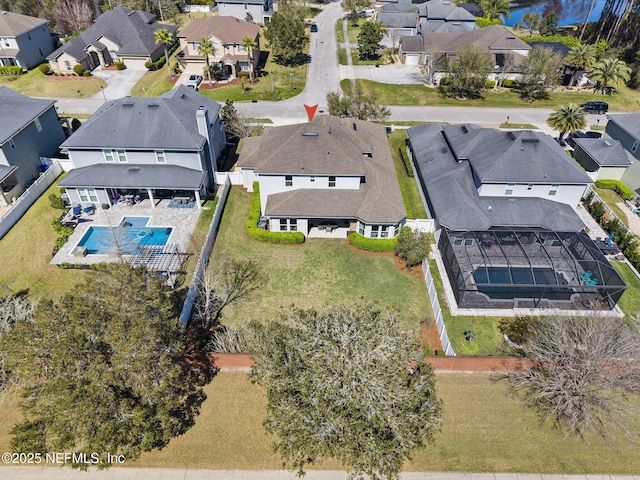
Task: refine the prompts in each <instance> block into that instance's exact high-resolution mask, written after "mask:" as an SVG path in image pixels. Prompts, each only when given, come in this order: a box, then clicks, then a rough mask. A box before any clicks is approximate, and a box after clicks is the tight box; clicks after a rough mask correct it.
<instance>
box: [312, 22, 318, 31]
mask: <svg viewBox="0 0 640 480" xmlns="http://www.w3.org/2000/svg"><path fill="white" fill-rule="evenodd" d="M317 31H318V25H316V24H315V23H312V24H311V33H316V32H317Z"/></svg>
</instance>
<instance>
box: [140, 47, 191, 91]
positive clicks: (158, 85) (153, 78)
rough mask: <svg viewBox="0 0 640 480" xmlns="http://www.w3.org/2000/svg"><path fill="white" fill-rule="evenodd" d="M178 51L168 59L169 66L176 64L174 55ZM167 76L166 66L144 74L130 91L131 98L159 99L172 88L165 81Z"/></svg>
mask: <svg viewBox="0 0 640 480" xmlns="http://www.w3.org/2000/svg"><path fill="white" fill-rule="evenodd" d="M179 51H180V49H178V50H176V51H175V52H174V53H173V55H171V56H170V57H169V65H173V64H174V63H175V62H176V56H175V54H176V53H178V52H179ZM168 76H169V71H168V70H167V65H166V64H164V65H163V66H162V68H161V69H159V70H156V71H154V72H146V73H145V74H144V75H143V76H142V78H141V79H140V80H138V83H136V84H135V85H134V86H133V88H132V89H131V96H132V97H159V96H160V95H162V94H163V93H166V92H168V91H169V90H171V89H172V88H173V87H174V84H173V83H171V82H169V81H168V80H167V78H168ZM175 78H176V79H177V78H178V75H176V76H175Z"/></svg>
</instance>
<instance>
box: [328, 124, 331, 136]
mask: <svg viewBox="0 0 640 480" xmlns="http://www.w3.org/2000/svg"><path fill="white" fill-rule="evenodd" d="M327 133H328V134H329V135H331V125H327Z"/></svg>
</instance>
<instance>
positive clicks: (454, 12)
mask: <svg viewBox="0 0 640 480" xmlns="http://www.w3.org/2000/svg"><path fill="white" fill-rule="evenodd" d="M418 8H419V12H420V16H421V17H427V18H428V19H429V20H431V19H434V20H447V21H448V22H474V21H475V19H476V17H474V16H473V15H472V14H470V13H469V12H468V11H467V10H465V9H464V8H461V7H458V6H457V5H455V4H454V3H453V2H449V1H443V0H430V1H428V2H425V3H421V4H420V6H419V7H418Z"/></svg>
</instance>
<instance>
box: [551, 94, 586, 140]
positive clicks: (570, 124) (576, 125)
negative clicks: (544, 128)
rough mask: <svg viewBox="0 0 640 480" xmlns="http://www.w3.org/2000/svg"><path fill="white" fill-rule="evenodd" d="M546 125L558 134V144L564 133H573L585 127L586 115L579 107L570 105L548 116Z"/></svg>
mask: <svg viewBox="0 0 640 480" xmlns="http://www.w3.org/2000/svg"><path fill="white" fill-rule="evenodd" d="M547 125H549V126H550V127H551V128H553V129H554V130H558V131H559V132H560V135H559V136H558V142H560V141H561V140H562V137H564V135H565V133H567V132H572V133H573V132H576V131H578V130H581V129H583V128H585V127H586V126H587V114H586V112H585V111H584V110H583V109H582V107H581V106H579V105H576V104H575V103H570V104H569V105H565V106H562V107H560V108H558V109H557V110H556V111H555V112H553V113H552V114H551V115H549V118H547Z"/></svg>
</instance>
